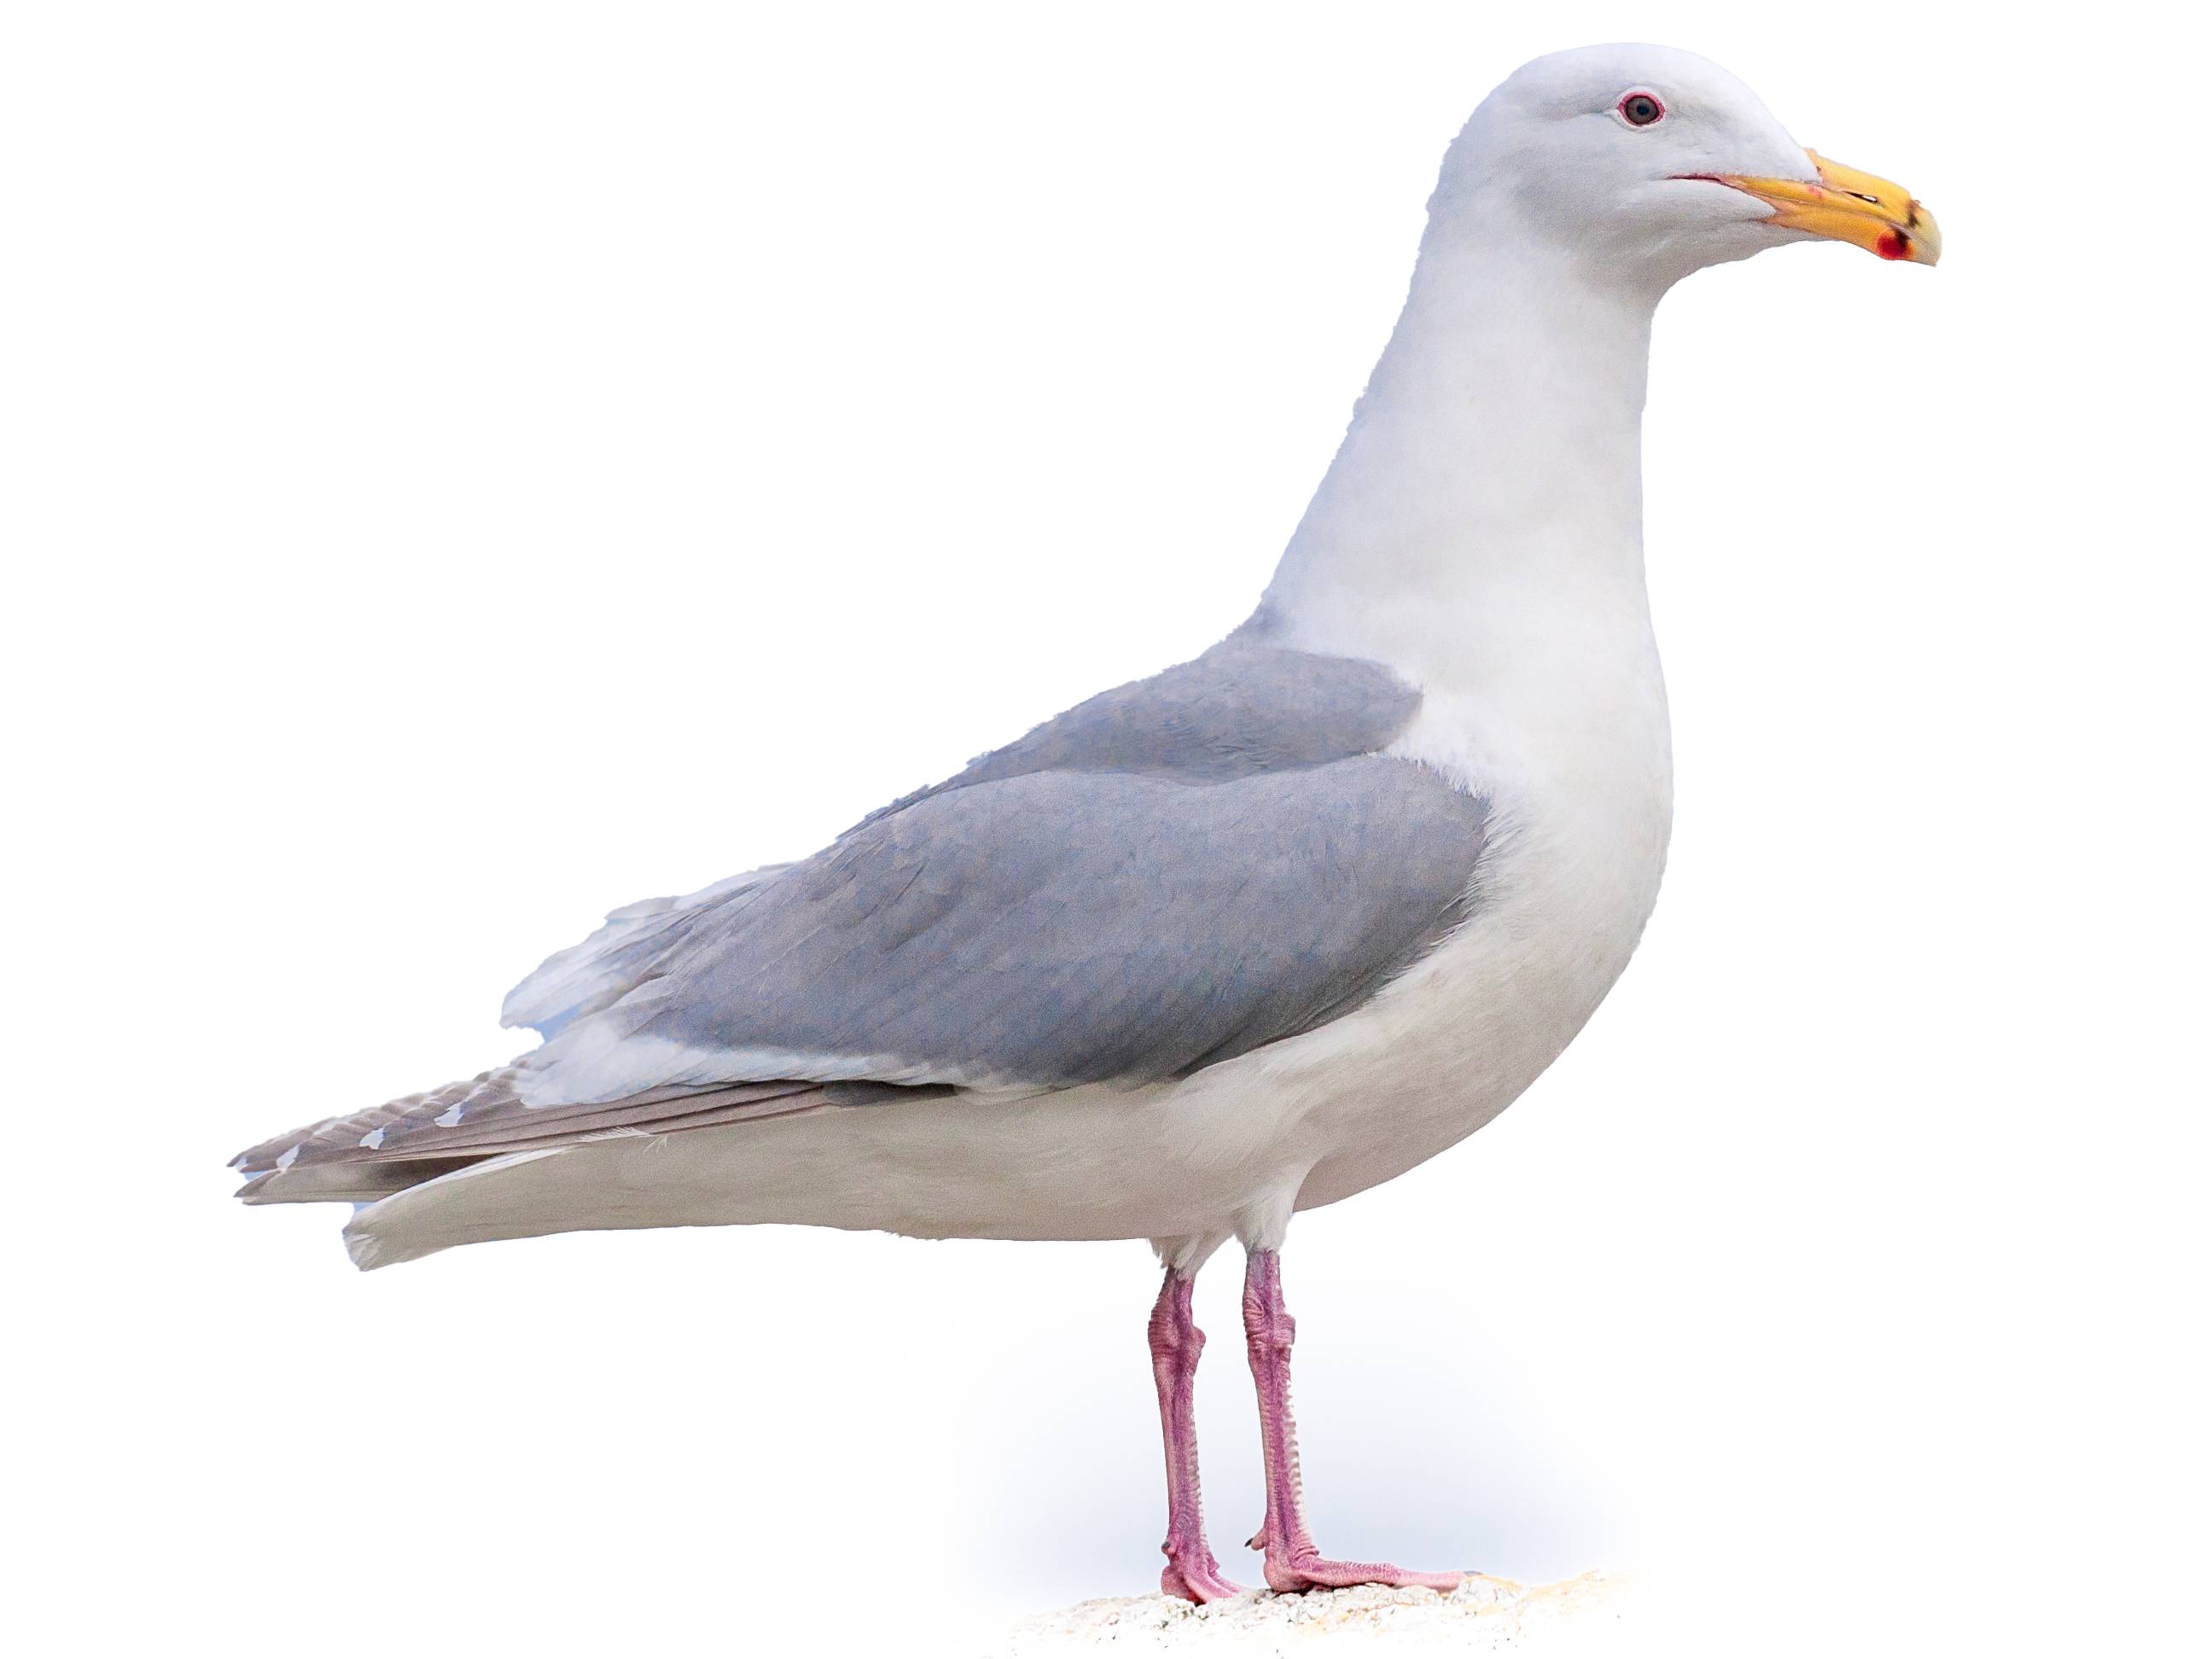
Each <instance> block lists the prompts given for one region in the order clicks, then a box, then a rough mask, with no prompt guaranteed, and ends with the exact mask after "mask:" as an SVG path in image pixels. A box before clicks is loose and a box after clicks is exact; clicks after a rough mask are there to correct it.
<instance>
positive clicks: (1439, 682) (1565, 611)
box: [1255, 202, 1658, 702]
mask: <svg viewBox="0 0 2212 1659" xmlns="http://www.w3.org/2000/svg"><path fill="white" fill-rule="evenodd" d="M1470 206H1471V204H1468V203H1465V202H1462V203H1460V204H1458V210H1457V211H1455V213H1454V214H1453V215H1452V216H1451V228H1450V229H1449V231H1446V230H1445V229H1443V228H1441V227H1440V224H1439V223H1438V222H1431V228H1430V231H1429V234H1428V235H1427V236H1426V237H1425V239H1424V240H1423V244H1422V248H1421V257H1420V259H1419V263H1418V264H1417V265H1416V266H1415V268H1414V271H1413V288H1412V292H1411V293H1410V295H1408V296H1407V301H1406V308H1405V311H1404V313H1403V314H1402V315H1401V317H1400V318H1399V320H1398V325H1397V328H1396V329H1395V331H1394V332H1393V333H1392V335H1391V337H1390V343H1389V346H1388V347H1386V348H1385V349H1384V351H1383V357H1382V361H1381V362H1379V363H1377V364H1376V368H1375V373H1374V375H1373V376H1372V378H1371V379H1370V380H1369V382H1368V386H1367V391H1366V393H1365V395H1364V397H1362V398H1361V399H1360V401H1359V404H1358V407H1357V408H1356V409H1355V410H1354V411H1353V413H1352V425H1351V428H1350V430H1349V431H1348V432H1347V433H1346V435H1345V440H1344V443H1343V447H1341V448H1340V449H1339V450H1338V452H1337V455H1336V459H1335V460H1334V462H1333V463H1332V464H1331V465H1330V467H1329V470H1328V476H1327V477H1325V478H1323V479H1322V484H1321V488H1320V489H1319V490H1318V491H1317V492H1316V495H1315V496H1314V499H1313V502H1312V505H1311V506H1310V507H1308V508H1307V509H1306V513H1305V517H1304V520H1302V521H1301V522H1300V523H1299V525H1298V527H1297V532H1296V533H1295V534H1294V535H1293V536H1292V537H1291V543H1290V546H1289V548H1288V549H1287V550H1285V553H1284V555H1283V558H1282V562H1281V563H1280V564H1279V566H1278V567H1277V569H1276V572H1275V575H1274V580H1273V581H1272V582H1271V583H1270V584H1269V586H1268V589H1267V598H1266V599H1265V600H1264V601H1263V603H1262V605H1261V613H1260V616H1259V617H1258V618H1255V621H1256V623H1258V625H1259V626H1260V627H1261V629H1265V630H1266V631H1267V633H1269V634H1270V635H1273V636H1275V637H1278V638H1280V639H1282V640H1283V641H1284V642H1285V644H1291V645H1296V646H1297V647H1302V648H1305V649H1311V650H1322V651H1328V652H1331V653H1337V654H1341V655H1349V656H1361V657H1367V658H1370V659H1376V660H1378V661H1382V662H1384V663H1386V664H1388V665H1389V666H1391V667H1392V668H1394V669H1395V670H1396V671H1398V672H1399V673H1401V675H1403V676H1405V677H1406V678H1407V679H1409V680H1411V681H1412V682H1413V684H1417V685H1419V686H1422V687H1424V688H1425V689H1431V690H1438V691H1443V690H1466V691H1469V692H1473V693H1474V694H1476V695H1480V696H1488V695H1490V694H1492V693H1493V692H1495V691H1497V690H1504V688H1503V687H1501V686H1500V685H1498V678H1499V677H1500V676H1510V675H1511V674H1513V673H1515V672H1516V666H1515V665H1516V664H1520V665H1523V666H1526V665H1528V659H1529V657H1530V655H1531V653H1530V651H1529V647H1530V645H1531V644H1534V643H1538V641H1534V640H1532V639H1531V638H1530V633H1531V630H1534V632H1535V634H1536V635H1541V636H1546V637H1547V640H1548V643H1549V644H1550V645H1551V646H1552V647H1553V651H1552V653H1551V654H1553V656H1554V657H1555V658H1557V657H1559V656H1563V655H1564V656H1574V655H1579V654H1581V653H1580V652H1579V651H1578V650H1577V648H1576V647H1577V646H1578V645H1581V646H1587V647H1595V648H1598V649H1600V650H1603V651H1607V652H1608V653H1610V652H1613V651H1617V650H1619V649H1620V645H1619V644H1618V641H1620V640H1622V639H1623V638H1624V637H1626V636H1638V637H1640V638H1642V639H1643V640H1644V641H1649V637H1650V618H1649V612H1648V610H1647V608H1646V601H1645V595H1644V552H1643V481H1642V477H1641V465H1642V462H1641V451H1640V441H1639V440H1640V427H1641V422H1642V416H1643V410H1644V375H1645V369H1646V366H1647V362H1648V358H1649V355H1650V333H1651V317H1652V313H1653V310H1654V309H1655V307H1656V304H1657V300H1658V295H1657V294H1656V292H1653V293H1641V292H1636V291H1632V290H1624V289H1616V288H1613V287H1612V286H1610V285H1600V284H1597V283H1592V282H1591V281H1590V280H1589V278H1588V277H1587V276H1585V275H1584V274H1583V272H1582V270H1579V269H1577V264H1576V262H1575V260H1574V259H1573V258H1572V257H1571V255H1569V254H1568V253H1567V252H1565V251H1563V250H1559V249H1556V248H1554V247H1553V246H1550V245H1549V244H1547V242H1545V241H1544V240H1541V238H1538V237H1534V236H1531V235H1530V234H1528V228H1527V227H1526V226H1523V225H1521V224H1518V223H1516V222H1514V218H1515V216H1514V215H1513V214H1512V212H1511V211H1510V209H1506V210H1498V211H1496V212H1491V213H1485V212H1482V211H1480V210H1474V211H1470ZM1593 629H1595V630H1596V633H1595V635H1592V633H1591V632H1590V630H1593ZM1563 632H1565V635H1567V637H1565V638H1562V637H1560V635H1562V633H1563ZM1651 670H1652V672H1653V674H1654V675H1655V676H1656V659H1653V661H1652V664H1651ZM1542 678H1550V677H1549V676H1543V677H1542ZM1509 701H1514V702H1519V701H1522V700H1521V699H1518V698H1511V699H1509Z"/></svg>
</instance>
